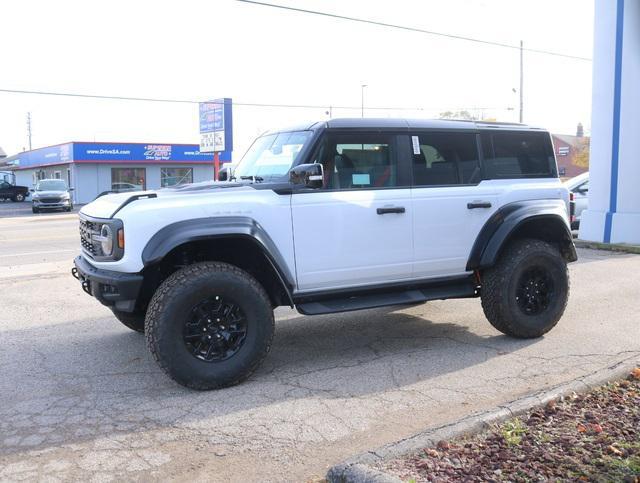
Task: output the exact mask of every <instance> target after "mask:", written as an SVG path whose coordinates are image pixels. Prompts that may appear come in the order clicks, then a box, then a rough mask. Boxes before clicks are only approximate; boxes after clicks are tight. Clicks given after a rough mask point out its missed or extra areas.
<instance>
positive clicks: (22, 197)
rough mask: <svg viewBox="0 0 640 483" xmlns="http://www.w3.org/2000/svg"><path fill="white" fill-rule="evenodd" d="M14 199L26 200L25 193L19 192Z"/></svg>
mask: <svg viewBox="0 0 640 483" xmlns="http://www.w3.org/2000/svg"><path fill="white" fill-rule="evenodd" d="M13 201H24V195H23V194H22V193H18V194H17V195H15V196H14V197H13Z"/></svg>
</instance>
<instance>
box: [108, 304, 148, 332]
mask: <svg viewBox="0 0 640 483" xmlns="http://www.w3.org/2000/svg"><path fill="white" fill-rule="evenodd" d="M111 311H112V312H113V315H115V316H116V319H118V320H119V321H120V322H122V324H123V325H124V326H125V327H128V328H129V329H131V330H135V331H136V332H140V333H141V334H144V314H137V313H130V312H120V311H119V310H113V309H112V310H111Z"/></svg>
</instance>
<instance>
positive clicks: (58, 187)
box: [36, 179, 67, 191]
mask: <svg viewBox="0 0 640 483" xmlns="http://www.w3.org/2000/svg"><path fill="white" fill-rule="evenodd" d="M66 190H67V184H66V183H65V182H64V181H62V180H61V179H44V180H42V181H40V182H38V185H37V186H36V191H66Z"/></svg>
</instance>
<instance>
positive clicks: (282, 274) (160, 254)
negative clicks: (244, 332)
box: [142, 216, 295, 307]
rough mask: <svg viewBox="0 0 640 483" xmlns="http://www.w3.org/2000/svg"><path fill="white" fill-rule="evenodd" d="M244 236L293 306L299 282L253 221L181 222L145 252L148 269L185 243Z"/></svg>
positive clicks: (151, 242) (161, 234)
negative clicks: (251, 243)
mask: <svg viewBox="0 0 640 483" xmlns="http://www.w3.org/2000/svg"><path fill="white" fill-rule="evenodd" d="M228 237H243V238H247V239H249V240H251V241H252V242H254V243H255V244H256V245H257V247H258V248H259V249H260V250H261V251H262V253H263V255H264V256H265V258H266V259H267V261H268V262H269V264H270V265H271V267H272V268H273V270H274V272H275V273H276V274H277V276H278V281H279V283H280V284H281V285H282V288H283V290H284V291H285V293H286V294H287V297H288V299H289V302H290V303H291V306H292V307H293V287H295V279H294V278H293V275H292V274H291V272H290V270H289V268H288V266H287V264H286V262H285V260H284V257H283V256H282V254H281V253H280V251H279V250H278V247H277V246H276V244H275V243H274V242H273V240H272V239H271V237H270V236H269V235H268V234H267V232H266V231H265V229H264V228H263V227H262V226H260V224H259V223H258V222H257V221H255V220H254V219H253V218H250V217H246V216H226V217H224V216H221V217H210V218H194V219H191V220H184V221H178V222H176V223H172V224H170V225H167V226H165V227H164V228H162V229H160V230H159V231H158V232H156V233H155V234H154V235H153V236H152V237H151V239H150V240H149V241H148V242H147V245H146V246H145V247H144V250H143V251H142V263H143V264H144V266H145V267H147V266H149V265H153V264H155V263H158V262H159V261H161V260H162V259H163V258H164V257H165V256H166V255H167V254H168V253H169V252H170V251H171V250H173V249H174V248H176V247H178V246H180V245H183V244H184V243H188V242H192V241H199V240H212V239H216V238H228Z"/></svg>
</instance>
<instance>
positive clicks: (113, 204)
mask: <svg viewBox="0 0 640 483" xmlns="http://www.w3.org/2000/svg"><path fill="white" fill-rule="evenodd" d="M250 184H251V183H248V182H247V183H230V182H227V181H205V182H202V183H192V184H188V185H184V186H180V187H177V188H162V189H159V190H147V191H128V192H125V193H111V194H105V195H102V196H99V197H98V198H96V199H95V200H93V201H92V202H91V203H89V204H87V205H85V206H83V207H82V209H81V210H80V212H81V213H83V214H85V215H88V216H92V217H94V218H112V217H113V216H114V214H116V213H117V212H118V211H119V210H121V209H122V208H124V206H126V205H127V204H129V203H133V202H135V201H137V200H138V199H149V198H169V197H182V196H190V195H191V196H193V195H197V194H202V195H204V194H207V193H209V192H221V191H223V190H224V191H228V190H229V191H239V190H246V189H250Z"/></svg>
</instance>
